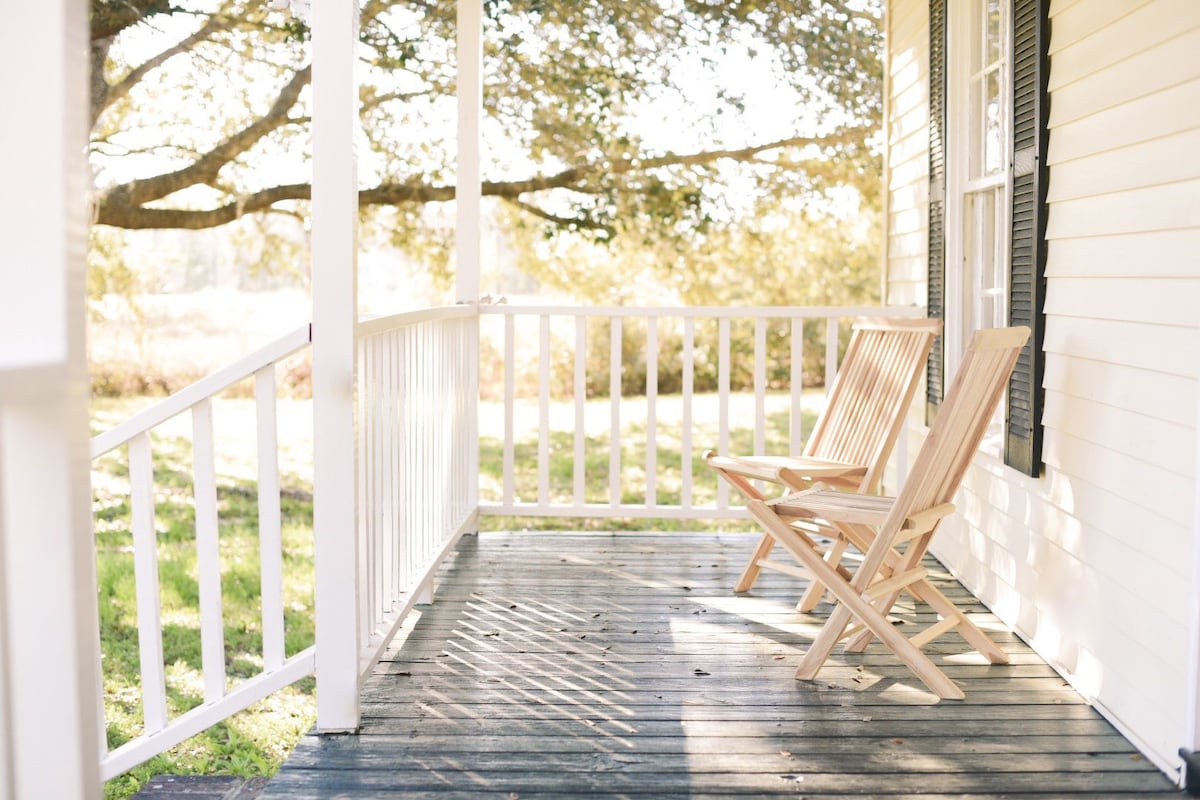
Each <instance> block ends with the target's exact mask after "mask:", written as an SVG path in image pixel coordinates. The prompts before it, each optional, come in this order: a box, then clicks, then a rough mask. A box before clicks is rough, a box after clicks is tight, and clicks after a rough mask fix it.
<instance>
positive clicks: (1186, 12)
mask: <svg viewBox="0 0 1200 800" xmlns="http://www.w3.org/2000/svg"><path fill="white" fill-rule="evenodd" d="M1096 5H1097V4H1096V3H1095V2H1094V0H1085V2H1082V3H1079V4H1077V5H1076V6H1075V7H1073V9H1072V11H1071V13H1067V12H1063V13H1055V16H1054V41H1053V42H1052V45H1051V50H1050V57H1051V59H1052V60H1053V64H1054V67H1053V70H1052V71H1051V73H1050V91H1051V92H1055V93H1057V92H1058V91H1059V90H1060V89H1061V88H1062V87H1064V86H1066V85H1068V84H1070V83H1072V82H1074V81H1077V80H1079V79H1080V78H1084V77H1086V76H1088V75H1090V74H1093V73H1094V72H1095V70H1096V64H1098V63H1114V62H1117V61H1121V60H1122V59H1125V58H1129V57H1130V56H1133V55H1135V54H1137V53H1141V52H1144V51H1145V50H1147V49H1149V48H1151V47H1153V46H1154V45H1155V44H1157V43H1158V42H1161V41H1162V40H1163V36H1164V35H1168V36H1169V35H1173V34H1175V33H1178V32H1179V30H1181V29H1184V28H1186V25H1184V26H1179V25H1178V22H1179V20H1184V19H1187V18H1188V16H1190V15H1193V14H1195V13H1196V11H1197V8H1200V6H1197V4H1196V3H1195V2H1194V0H1159V2H1145V0H1143V1H1142V2H1133V0H1129V1H1128V2H1115V3H1111V4H1109V5H1108V6H1106V9H1105V10H1106V11H1107V12H1108V13H1107V14H1105V15H1104V16H1101V15H1100V14H1093V13H1092V10H1093V8H1094V7H1095V6H1096ZM1055 11H1057V8H1056V7H1055ZM1117 15H1119V16H1120V22H1121V24H1119V25H1114V24H1113V22H1114V16H1117ZM1097 25H1099V26H1100V27H1098V28H1097V27H1095V26H1097ZM1085 26H1086V28H1085ZM1089 30H1090V33H1089ZM1051 113H1053V109H1051Z"/></svg>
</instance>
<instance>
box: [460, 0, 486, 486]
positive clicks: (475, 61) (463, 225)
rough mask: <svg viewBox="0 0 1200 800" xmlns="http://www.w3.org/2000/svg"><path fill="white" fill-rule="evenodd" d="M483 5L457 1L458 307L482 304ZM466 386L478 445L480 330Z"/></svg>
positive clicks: (473, 453)
mask: <svg viewBox="0 0 1200 800" xmlns="http://www.w3.org/2000/svg"><path fill="white" fill-rule="evenodd" d="M482 118H483V3H482V0H458V157H457V161H458V164H457V171H456V176H457V177H456V183H455V190H454V192H455V193H454V197H455V209H456V214H457V216H456V218H455V224H454V245H455V247H454V251H455V259H456V260H455V295H456V296H455V299H456V300H457V301H458V302H460V303H475V302H478V301H479V270H480V247H479V245H480V242H479V240H480V232H481V229H482V225H481V222H482V220H481V216H480V215H481V213H482V188H483V186H482V181H483V173H482V170H481V167H480V160H481V150H482V144H483V135H482V133H481V120H482ZM466 347H467V352H466V357H467V370H468V374H469V381H468V387H467V392H468V404H469V409H468V411H467V419H466V423H467V430H465V431H460V435H463V436H466V437H467V441H468V442H478V441H479V327H478V325H476V327H475V329H474V334H473V335H471V336H468V341H467V344H466ZM470 459H471V463H470V464H469V465H468V472H469V475H470V476H471V483H470V492H471V497H470V500H469V503H470V506H471V507H472V508H478V507H479V448H478V446H477V445H475V446H472V447H471V450H470Z"/></svg>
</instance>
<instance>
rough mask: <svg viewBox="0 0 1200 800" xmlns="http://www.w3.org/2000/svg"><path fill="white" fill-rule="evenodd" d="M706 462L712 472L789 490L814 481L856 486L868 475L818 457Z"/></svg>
mask: <svg viewBox="0 0 1200 800" xmlns="http://www.w3.org/2000/svg"><path fill="white" fill-rule="evenodd" d="M707 458H708V464H709V466H710V467H712V468H713V469H718V470H724V471H726V472H734V473H737V474H739V475H742V476H744V477H747V478H751V479H753V480H760V481H771V482H772V483H782V484H785V485H787V486H807V485H809V484H810V483H811V482H812V481H811V480H809V479H813V478H818V479H820V478H824V479H827V480H828V479H831V478H843V479H850V480H851V482H852V484H853V485H857V484H858V483H859V482H861V480H862V477H863V476H864V475H866V474H867V465H865V464H851V463H848V462H845V461H834V460H833V459H830V458H817V457H816V456H721V455H717V454H715V453H710V454H708V456H707Z"/></svg>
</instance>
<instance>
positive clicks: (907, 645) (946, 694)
mask: <svg viewBox="0 0 1200 800" xmlns="http://www.w3.org/2000/svg"><path fill="white" fill-rule="evenodd" d="M838 588H839V589H840V588H841V587H838ZM847 588H849V587H847ZM830 589H831V591H834V593H835V594H838V595H839V596H838V600H839V601H841V602H839V603H838V607H837V608H836V609H834V611H833V613H832V614H830V615H829V619H828V621H826V623H825V626H824V627H823V628H822V629H821V633H820V634H818V635H817V638H816V640H814V642H813V646H812V647H811V648H810V649H809V651H808V652H807V653H805V654H804V658H802V659H801V660H800V667H799V669H797V670H796V679H797V680H813V679H815V678H816V675H817V671H818V670H820V668H821V667H822V666H823V665H824V664H825V661H826V659H828V658H829V653H830V652H832V650H833V647H834V645H835V644H837V640H838V639H839V638H841V635H842V631H844V630H845V629H846V625H848V624H849V622H850V618H851V617H858V619H859V620H861V621H862V623H863V624H864V625H866V626H867V628H868V629H869V630H871V631H873V632H874V634H875V635H876V636H878V637H879V638H880V639H881V640H882V641H883V643H884V644H885V645H887V646H888V648H889V649H890V650H891V651H892V652H893V653H894V654H895V655H896V657H897V658H898V659H900V660H901V661H903V662H904V664H905V665H906V666H907V667H908V668H909V669H910V670H912V672H913V674H914V675H916V676H917V677H918V678H920V679H921V682H922V683H924V684H925V685H926V686H927V687H929V690H930V691H932V692H933V693H934V694H936V695H937V696H938V697H940V698H941V699H943V700H962V699H963V698H965V697H966V694H965V693H964V692H963V690H962V689H961V688H959V686H958V685H957V684H955V683H954V681H952V680H950V678H948V677H947V676H946V673H944V672H942V671H941V670H940V669H939V668H938V666H937V665H936V664H934V663H933V661H932V660H931V659H930V658H929V656H927V655H925V654H924V653H922V652H921V649H920V648H918V647H917V646H916V645H914V644H913V643H912V642H910V641H908V639H906V638H905V637H904V636H903V635H901V634H900V632H899V631H897V630H896V629H895V628H893V627H892V625H891V623H889V622H888V621H887V617H885V616H884V615H882V614H880V613H879V611H878V609H876V608H875V607H874V606H872V605H871V604H870V603H869V602H867V601H866V600H865V599H863V598H862V597H861V596H859V595H858V594H857V593H854V590H853V589H852V588H851V589H850V593H846V594H844V595H843V593H842V592H838V591H836V590H834V587H832V586H831V587H830Z"/></svg>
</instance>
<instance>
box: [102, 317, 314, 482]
mask: <svg viewBox="0 0 1200 800" xmlns="http://www.w3.org/2000/svg"><path fill="white" fill-rule="evenodd" d="M311 341H312V325H311V324H306V325H304V326H302V327H300V328H297V329H296V330H294V331H292V332H291V333H289V334H287V335H286V336H281V337H280V338H278V339H276V340H275V341H273V342H271V343H270V344H268V345H266V346H265V347H262V348H260V349H258V350H255V351H254V352H253V353H250V354H249V355H247V356H245V357H244V358H242V359H240V360H238V361H235V362H234V363H232V364H230V365H229V366H227V367H224V368H222V369H219V370H217V371H216V372H214V373H212V374H211V375H208V376H205V377H203V378H201V379H200V380H198V381H196V382H195V383H193V384H191V385H189V386H185V387H184V388H182V389H180V390H179V391H178V392H176V393H175V394H173V395H171V396H170V397H167V398H166V399H164V400H162V401H161V402H158V403H155V404H154V405H152V406H150V408H147V409H145V410H143V411H141V412H139V413H137V414H135V415H134V416H132V417H130V418H129V419H127V420H126V421H125V422H122V423H121V424H120V425H117V426H116V427H114V428H111V429H109V430H107V431H105V432H104V433H99V434H97V435H96V436H93V437H92V446H91V451H92V456H91V457H92V458H97V457H99V456H102V455H104V454H105V453H107V452H108V451H109V450H112V449H114V448H117V447H120V446H121V445H123V444H125V443H126V442H128V441H129V440H130V439H132V438H133V437H135V436H138V435H139V434H143V433H145V432H147V431H149V430H150V429H151V428H154V427H155V426H157V425H161V424H162V423H164V422H166V421H167V420H169V419H170V418H171V417H174V416H175V415H177V414H180V413H182V412H184V411H187V410H188V409H189V408H191V407H192V406H194V405H196V403H199V402H200V401H201V400H204V399H206V398H209V397H212V396H213V395H215V394H217V393H218V392H221V391H223V390H225V389H227V388H229V387H230V386H232V385H233V384H235V383H237V382H238V381H240V380H242V379H244V378H248V377H249V376H251V375H253V374H254V373H255V372H258V371H259V370H260V369H262V368H264V367H266V366H269V365H271V364H273V363H275V362H276V361H280V360H282V359H284V358H287V357H288V356H290V355H291V354H292V353H295V352H297V351H298V350H302V349H303V348H305V347H307V346H308V344H309V343H310V342H311Z"/></svg>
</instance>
